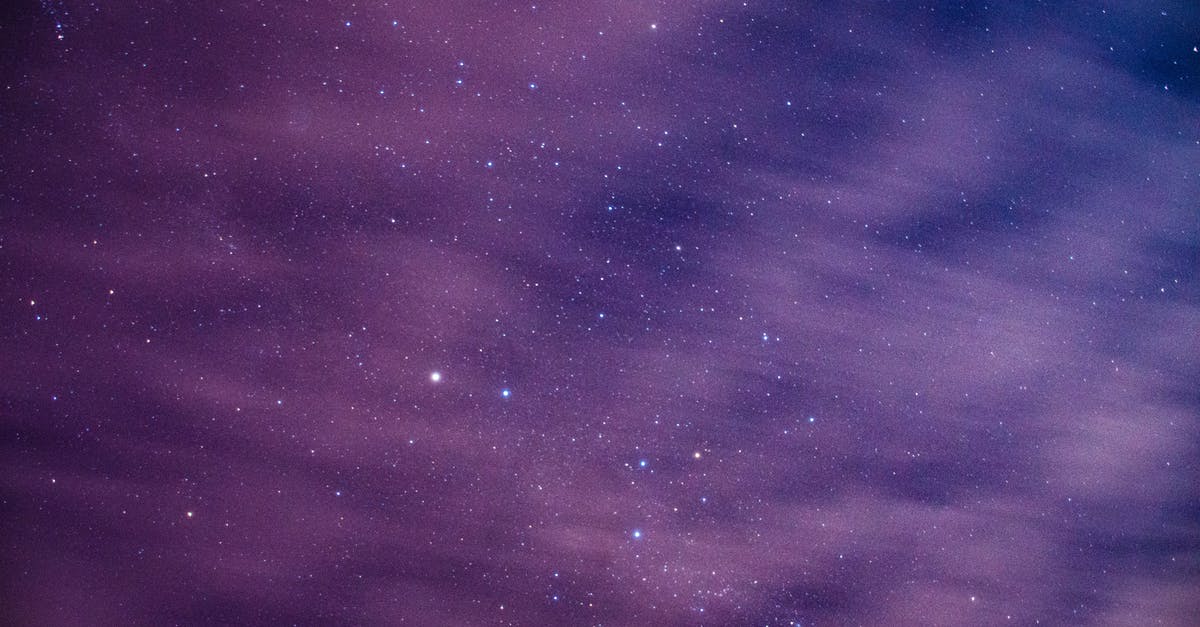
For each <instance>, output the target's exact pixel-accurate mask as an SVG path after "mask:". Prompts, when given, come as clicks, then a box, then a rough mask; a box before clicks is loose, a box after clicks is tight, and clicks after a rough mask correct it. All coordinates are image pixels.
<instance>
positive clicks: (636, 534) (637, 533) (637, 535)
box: [629, 529, 642, 540]
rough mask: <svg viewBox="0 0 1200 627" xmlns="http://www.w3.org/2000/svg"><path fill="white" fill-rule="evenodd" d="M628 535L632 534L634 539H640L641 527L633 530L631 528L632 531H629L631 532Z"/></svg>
mask: <svg viewBox="0 0 1200 627" xmlns="http://www.w3.org/2000/svg"><path fill="white" fill-rule="evenodd" d="M629 535H631V536H633V539H634V540H641V539H642V530H641V529H634V530H633V533H631V534H629Z"/></svg>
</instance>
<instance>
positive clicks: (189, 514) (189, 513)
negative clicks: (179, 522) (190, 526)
mask: <svg viewBox="0 0 1200 627" xmlns="http://www.w3.org/2000/svg"><path fill="white" fill-rule="evenodd" d="M195 515H196V514H195V512H188V513H187V517H188V518H191V517H192V516H195Z"/></svg>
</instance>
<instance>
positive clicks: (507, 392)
mask: <svg viewBox="0 0 1200 627" xmlns="http://www.w3.org/2000/svg"><path fill="white" fill-rule="evenodd" d="M500 396H503V397H504V398H508V397H510V396H512V390H510V389H508V388H504V389H503V390H500Z"/></svg>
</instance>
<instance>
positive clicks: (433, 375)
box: [429, 370, 442, 383]
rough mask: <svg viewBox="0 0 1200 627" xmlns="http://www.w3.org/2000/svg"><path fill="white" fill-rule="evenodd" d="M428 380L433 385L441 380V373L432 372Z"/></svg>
mask: <svg viewBox="0 0 1200 627" xmlns="http://www.w3.org/2000/svg"><path fill="white" fill-rule="evenodd" d="M429 380H430V381H433V382H434V383H438V382H440V381H441V380H442V373H440V372H438V371H437V370H434V371H433V372H431V373H429Z"/></svg>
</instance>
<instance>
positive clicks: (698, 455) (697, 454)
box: [692, 451, 700, 459]
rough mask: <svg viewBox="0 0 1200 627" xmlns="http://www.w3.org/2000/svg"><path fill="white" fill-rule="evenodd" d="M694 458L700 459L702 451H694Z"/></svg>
mask: <svg viewBox="0 0 1200 627" xmlns="http://www.w3.org/2000/svg"><path fill="white" fill-rule="evenodd" d="M692 459H700V451H696V452H695V453H692Z"/></svg>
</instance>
